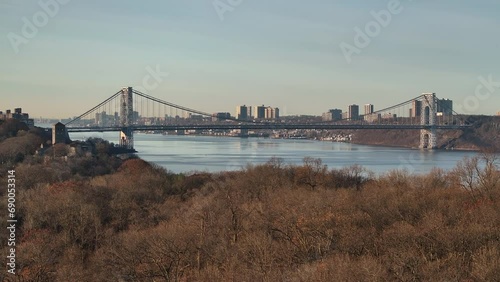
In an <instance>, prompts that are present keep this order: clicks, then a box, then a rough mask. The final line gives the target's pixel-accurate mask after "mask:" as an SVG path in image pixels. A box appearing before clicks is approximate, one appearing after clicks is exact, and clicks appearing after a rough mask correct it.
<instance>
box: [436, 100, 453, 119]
mask: <svg viewBox="0 0 500 282" xmlns="http://www.w3.org/2000/svg"><path fill="white" fill-rule="evenodd" d="M437 112H438V113H442V114H443V115H446V116H449V115H452V114H453V101H452V100H450V99H438V100H437Z"/></svg>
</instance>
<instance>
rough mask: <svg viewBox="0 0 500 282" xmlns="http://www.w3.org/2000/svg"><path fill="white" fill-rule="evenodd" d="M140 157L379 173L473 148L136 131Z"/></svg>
mask: <svg viewBox="0 0 500 282" xmlns="http://www.w3.org/2000/svg"><path fill="white" fill-rule="evenodd" d="M70 137H71V139H73V140H85V139H87V138H89V137H98V138H103V139H106V140H109V141H111V142H114V143H117V142H118V133H116V132H111V133H71V134H70ZM134 138H135V140H134V141H135V149H136V150H137V151H138V152H139V153H138V156H139V157H140V158H142V159H144V160H146V161H149V162H153V163H156V164H158V165H161V166H163V167H165V168H166V169H168V170H170V171H172V172H176V173H179V172H191V171H207V172H218V171H225V170H239V169H241V168H243V167H245V166H246V165H247V164H262V163H265V162H267V161H268V160H269V159H271V158H272V157H278V158H282V159H283V160H284V162H285V163H286V164H301V163H302V160H303V158H304V157H312V158H321V159H322V160H323V163H324V164H326V165H328V167H329V168H342V167H345V166H350V165H354V164H358V165H361V166H363V167H365V168H367V169H369V170H371V171H373V172H375V173H385V172H387V171H390V170H394V169H406V170H408V171H409V172H412V173H426V172H429V171H430V170H431V169H432V168H433V167H439V168H442V169H445V170H450V169H452V168H453V167H455V165H456V164H457V162H458V161H460V160H461V159H463V158H464V157H465V156H473V155H475V154H476V153H474V152H463V151H425V150H412V149H403V148H392V147H378V146H365V145H355V144H349V143H335V142H324V141H313V140H290V139H288V140H283V139H268V138H237V137H211V136H174V135H159V134H141V133H136V134H134Z"/></svg>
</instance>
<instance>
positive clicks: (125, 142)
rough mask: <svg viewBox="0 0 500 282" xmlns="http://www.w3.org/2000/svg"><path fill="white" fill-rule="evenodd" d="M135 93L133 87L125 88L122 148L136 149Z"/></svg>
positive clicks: (122, 106) (121, 111)
mask: <svg viewBox="0 0 500 282" xmlns="http://www.w3.org/2000/svg"><path fill="white" fill-rule="evenodd" d="M133 95H134V91H133V88H132V87H128V88H123V89H122V94H121V103H120V124H121V126H122V130H121V132H120V147H122V148H126V149H134V131H133V129H132V125H133V124H134V96H133Z"/></svg>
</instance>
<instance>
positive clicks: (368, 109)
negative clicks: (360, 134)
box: [365, 104, 373, 116]
mask: <svg viewBox="0 0 500 282" xmlns="http://www.w3.org/2000/svg"><path fill="white" fill-rule="evenodd" d="M370 114H373V105H372V104H366V105H365V116H367V115H370Z"/></svg>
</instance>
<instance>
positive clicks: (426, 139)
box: [419, 93, 437, 150]
mask: <svg viewBox="0 0 500 282" xmlns="http://www.w3.org/2000/svg"><path fill="white" fill-rule="evenodd" d="M421 104H422V108H421V111H420V117H421V120H420V124H421V125H425V126H427V128H425V129H421V130H420V146H419V147H420V149H431V150H432V149H436V148H437V134H436V117H437V99H436V93H424V94H422V101H421Z"/></svg>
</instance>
